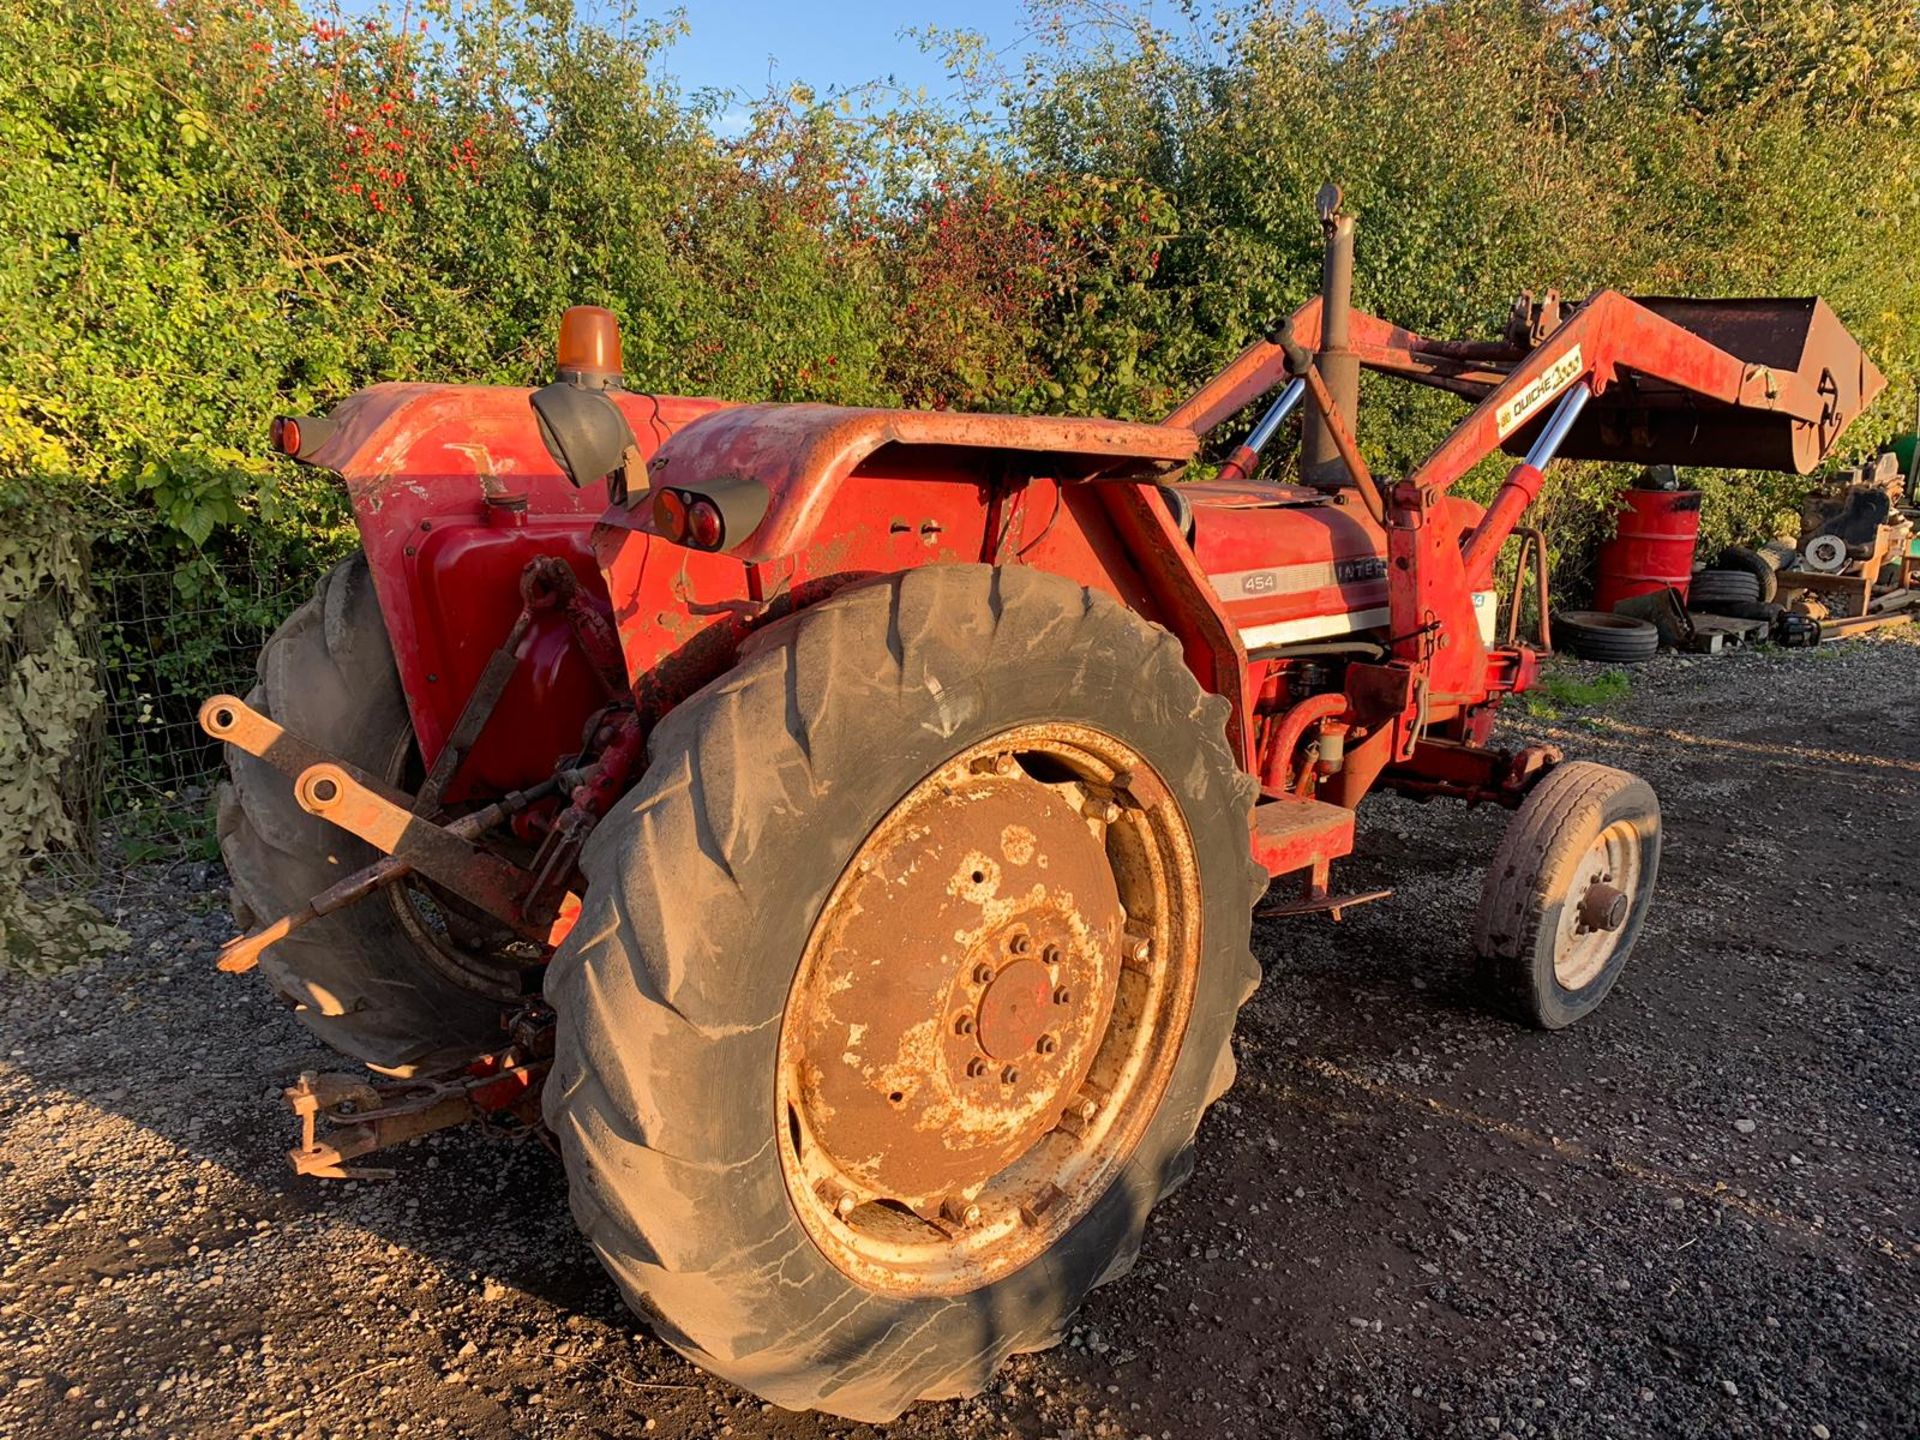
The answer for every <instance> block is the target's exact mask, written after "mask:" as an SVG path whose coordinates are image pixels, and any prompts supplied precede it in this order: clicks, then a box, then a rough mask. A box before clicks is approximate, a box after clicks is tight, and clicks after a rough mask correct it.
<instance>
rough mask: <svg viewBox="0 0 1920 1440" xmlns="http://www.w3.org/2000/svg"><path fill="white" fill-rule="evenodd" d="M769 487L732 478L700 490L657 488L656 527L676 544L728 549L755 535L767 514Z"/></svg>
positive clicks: (696, 547) (737, 476)
mask: <svg viewBox="0 0 1920 1440" xmlns="http://www.w3.org/2000/svg"><path fill="white" fill-rule="evenodd" d="M769 498H770V497H769V496H768V494H767V487H766V486H764V485H762V484H761V483H760V482H759V481H758V480H749V479H747V478H746V477H744V476H739V475H732V476H727V477H724V478H722V479H719V480H711V481H707V482H705V483H704V484H702V485H700V486H698V487H697V488H696V487H691V486H677V485H656V486H655V487H654V490H653V528H654V530H655V531H657V532H658V533H659V534H660V535H662V536H664V537H665V538H666V539H668V540H671V541H673V542H674V544H676V545H686V546H689V547H691V548H692V549H695V550H724V549H726V548H727V547H728V546H729V545H733V544H738V543H739V542H740V541H742V540H744V539H746V538H747V536H749V535H751V534H752V533H753V530H754V527H755V526H756V525H758V524H759V523H760V521H761V518H762V517H763V516H765V515H766V513H767V502H768V500H769Z"/></svg>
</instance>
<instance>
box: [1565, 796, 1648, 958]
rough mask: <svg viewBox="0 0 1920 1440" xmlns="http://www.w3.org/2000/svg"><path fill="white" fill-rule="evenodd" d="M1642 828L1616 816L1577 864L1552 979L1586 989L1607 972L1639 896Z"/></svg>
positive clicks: (1595, 838) (1568, 894)
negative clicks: (1608, 964) (1616, 818)
mask: <svg viewBox="0 0 1920 1440" xmlns="http://www.w3.org/2000/svg"><path fill="white" fill-rule="evenodd" d="M1640 857H1641V846H1640V829H1639V827H1638V826H1637V825H1635V824H1634V823H1633V822H1632V821H1631V820H1616V821H1614V822H1613V824H1611V825H1609V826H1607V827H1606V828H1605V829H1604V830H1602V831H1601V832H1600V833H1599V834H1598V835H1596V836H1595V837H1594V839H1593V844H1591V845H1589V846H1588V847H1587V849H1586V852H1585V853H1584V854H1583V855H1581V857H1580V858H1579V860H1578V861H1577V862H1576V866H1575V869H1574V874H1573V884H1572V887H1571V888H1570V889H1569V890H1568V891H1567V899H1566V903H1565V904H1563V905H1562V906H1561V907H1560V923H1559V927H1558V930H1557V933H1556V934H1555V936H1554V951H1553V978H1554V979H1555V980H1556V981H1557V982H1559V985H1560V988H1561V989H1563V990H1584V989H1585V988H1586V987H1587V986H1589V985H1591V984H1592V983H1593V982H1594V981H1595V980H1597V979H1599V978H1600V976H1601V975H1602V974H1603V973H1604V972H1605V971H1606V968H1607V963H1608V962H1609V961H1610V960H1612V958H1613V955H1614V952H1615V951H1616V950H1617V949H1619V947H1620V940H1621V937H1622V936H1623V935H1624V934H1625V933H1626V929H1627V924H1626V922H1627V919H1628V917H1629V916H1631V914H1632V913H1633V906H1634V905H1635V903H1636V902H1637V901H1638V899H1639V895H1640V869H1641V865H1640Z"/></svg>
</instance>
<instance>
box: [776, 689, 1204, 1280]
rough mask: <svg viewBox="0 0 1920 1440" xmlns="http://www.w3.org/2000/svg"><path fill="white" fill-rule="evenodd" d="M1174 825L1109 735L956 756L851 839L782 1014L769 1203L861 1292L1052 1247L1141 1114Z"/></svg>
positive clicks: (1164, 794) (1155, 1041)
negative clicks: (777, 1174) (855, 845)
mask: <svg viewBox="0 0 1920 1440" xmlns="http://www.w3.org/2000/svg"><path fill="white" fill-rule="evenodd" d="M1197 890H1198V886H1197V880H1196V873H1195V859H1194V849H1193V839H1192V834H1191V832H1190V831H1189V829H1188V827H1187V824H1186V820H1185V818H1184V816H1182V814H1181V813H1180V808H1179V806H1178V804H1177V803H1176V802H1175V800H1174V798H1173V795H1172V792H1171V791H1170V790H1169V789H1168V788H1167V786H1166V784H1165V783H1164V782H1163V781H1162V780H1161V779H1160V777H1159V776H1158V775H1157V774H1156V773H1154V771H1153V770H1152V768H1151V767H1150V766H1149V765H1148V764H1147V763H1146V762H1145V760H1144V759H1143V758H1142V757H1141V756H1140V755H1139V754H1137V753H1136V752H1135V751H1133V750H1132V749H1131V748H1130V747H1129V746H1127V745H1126V744H1125V743H1123V742H1121V741H1119V740H1117V739H1115V738H1114V737H1112V736H1110V735H1106V734H1104V733H1101V732H1099V731H1096V730H1093V729H1091V728H1088V727H1083V726H1074V725H1063V724H1035V725H1025V726H1018V727H1014V728H1012V729H1009V730H1006V731H1004V732H1002V733H1001V734H999V735H997V736H995V737H993V738H992V739H991V740H988V741H985V742H982V743H981V744H978V745H975V746H972V747H970V748H969V749H967V750H965V751H963V752H961V753H960V754H959V755H957V756H955V757H954V758H953V759H952V760H950V761H949V762H947V763H946V764H945V765H943V766H941V767H940V769H939V770H938V771H936V772H935V773H934V774H932V775H930V776H928V777H927V778H926V779H924V780H923V781H921V782H920V784H918V785H916V786H915V787H914V788H913V789H912V790H911V791H909V792H908V793H907V795H906V796H905V797H903V798H902V799H901V800H900V801H899V802H897V803H896V804H895V805H894V807H893V808H892V809H891V810H890V811H889V812H888V814H887V815H886V816H885V817H884V818H883V819H882V820H881V821H880V823H879V824H878V825H877V826H875V827H874V829H873V831H872V832H871V833H870V834H869V835H868V837H867V838H866V840H865V841H864V842H863V843H862V844H861V846H860V848H859V849H858V850H857V851H856V852H855V854H854V856H853V857H852V859H851V861H850V862H849V863H848V865H847V867H846V869H845V870H844V871H843V872H842V874H841V877H840V880H839V881H838V883H837V884H836V885H835V887H834V890H833V892H832V894H831V895H830V896H829V897H828V899H827V903H826V905H825V906H824V907H823V908H822V910H821V914H820V917H819V919H818V920H817V921H816V923H815V925H814V928H813V932H812V934H811V935H810V936H809V937H808V941H807V946H806V950H805V951H804V953H803V955H802V958H801V962H800V967H799V970H798V972H797V974H796V975H795V978H794V983H793V987H792V990H791V991H790V993H789V996H788V1000H787V1006H786V1010H785V1013H784V1015H783V1017H782V1021H781V1033H780V1045H779V1057H778V1076H779V1082H778V1087H777V1088H778V1096H777V1103H778V1119H779V1145H780V1153H781V1164H782V1170H783V1173H784V1175H785V1179H786V1183H787V1190H788V1194H789V1195H790V1197H791V1199H792V1201H793V1204H794V1208H795V1210H796V1211H797V1212H798V1214H799V1216H800V1218H801V1221H802V1223H803V1224H804V1226H805V1228H806V1230H807V1232H808V1234H809V1235H810V1236H811V1238H812V1240H813V1242H814V1244H815V1245H816V1246H818V1248H819V1249H820V1250H821V1251H822V1253H823V1254H825V1255H826V1257H827V1258H828V1259H829V1260H830V1261H831V1262H832V1263H833V1264H834V1265H835V1266H836V1267H838V1268H839V1269H840V1270H841V1271H842V1272H843V1273H845V1274H847V1275H848V1276H850V1277H851V1278H852V1279H854V1280H856V1281H857V1282H859V1283H860V1284H861V1285H862V1286H863V1287H864V1288H866V1289H869V1290H872V1291H877V1292H882V1293H888V1294H902V1295H911V1294H958V1293H962V1292H965V1291H969V1290H973V1289H977V1288H979V1287H980V1286H983V1285H986V1284H990V1283H992V1282H993V1281H994V1280H997V1279H999V1278H1001V1277H1002V1276H1005V1275H1008V1274H1011V1273H1012V1272H1013V1271H1015V1270H1017V1269H1019V1268H1020V1267H1021V1266H1023V1265H1025V1264H1027V1263H1028V1262H1029V1261H1031V1260H1033V1259H1034V1258H1036V1257H1037V1256H1039V1255H1041V1254H1043V1253H1044V1252H1045V1251H1046V1250H1047V1249H1048V1248H1050V1247H1051V1246H1052V1245H1053V1244H1054V1243H1055V1242H1056V1241H1057V1240H1058V1239H1059V1238H1060V1237H1061V1236H1062V1235H1064V1234H1065V1233H1066V1231H1067V1230H1068V1229H1069V1228H1071V1226H1072V1225H1073V1224H1074V1223H1075V1222H1077V1221H1078V1220H1079V1219H1080V1218H1081V1217H1082V1216H1084V1215H1085V1214H1086V1213H1087V1211H1088V1210H1090V1209H1091V1208H1092V1206H1093V1204H1094V1203H1095V1201H1097V1200H1098V1199H1099V1198H1100V1196H1101V1195H1102V1194H1103V1193H1105V1191H1106V1189H1107V1187H1108V1186H1109V1184H1110V1183H1111V1182H1112V1180H1113V1178H1114V1177H1115V1175H1116V1174H1117V1173H1118V1171H1119V1168H1120V1166H1121V1165H1123V1164H1124V1163H1125V1161H1126V1159H1127V1157H1128V1156H1129V1155H1131V1154H1132V1152H1133V1149H1134V1147H1135V1145H1136V1144H1137V1143H1138V1142H1139V1139H1140V1136H1141V1133H1142V1132H1143V1131H1144V1129H1145V1127H1146V1124H1147V1122H1148V1121H1149V1120H1150V1119H1151V1117H1152V1115H1153V1113H1154V1111H1155V1110H1156V1109H1157V1107H1158V1105H1159V1101H1160V1098H1161V1096H1162V1094H1163V1093H1164V1092H1165V1090H1166V1086H1167V1082H1168V1080H1169V1079H1170V1078H1171V1075H1172V1072H1173V1067H1174V1063H1175V1061H1176V1059H1177V1058H1178V1055H1179V1051H1180V1042H1181V1040H1182V1038H1183V1037H1184V1035H1185V1032H1186V1025H1187V1018H1188V1015H1189V1013H1190V1012H1191V1009H1192V1005H1193V994H1194V987H1195V982H1196V980H1197V978H1198V973H1199V963H1200V915H1199V910H1198V908H1197V906H1196V904H1195V901H1194V897H1195V895H1196V894H1197Z"/></svg>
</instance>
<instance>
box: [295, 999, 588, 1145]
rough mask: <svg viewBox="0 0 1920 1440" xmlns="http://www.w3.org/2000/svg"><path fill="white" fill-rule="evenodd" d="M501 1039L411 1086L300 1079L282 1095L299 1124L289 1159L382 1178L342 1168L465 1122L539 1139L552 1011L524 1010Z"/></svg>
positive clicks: (336, 1077) (335, 1076)
mask: <svg viewBox="0 0 1920 1440" xmlns="http://www.w3.org/2000/svg"><path fill="white" fill-rule="evenodd" d="M508 1033H509V1035H510V1036H511V1038H510V1040H509V1042H508V1043H507V1045H506V1046H505V1047H504V1048H502V1049H500V1050H497V1051H494V1052H492V1053H490V1054H486V1055H480V1056H477V1057H476V1058H474V1059H473V1060H471V1061H468V1062H467V1063H466V1064H464V1065H455V1066H451V1067H449V1068H448V1069H445V1070H442V1071H439V1072H438V1073H436V1074H433V1075H426V1076H421V1077H419V1078H416V1079H412V1080H376V1079H373V1078H371V1077H369V1076H367V1075H365V1074H359V1075H352V1074H342V1073H338V1072H329V1073H327V1074H321V1075H316V1074H314V1073H312V1072H308V1073H307V1074H304V1075H302V1076H301V1077H300V1078H299V1080H298V1081H296V1082H295V1083H294V1084H292V1085H290V1086H288V1087H287V1089H286V1090H285V1091H284V1092H282V1094H283V1098H284V1099H285V1100H286V1103H287V1108H288V1109H289V1110H291V1111H292V1112H293V1114H294V1118H295V1119H296V1120H298V1121H299V1124H300V1141H299V1144H297V1145H296V1146H294V1148H293V1149H291V1150H289V1151H288V1152H287V1159H288V1161H290V1162H291V1163H292V1165H293V1168H294V1170H295V1171H296V1172H297V1173H299V1174H301V1175H315V1176H318V1177H320V1178H322V1179H326V1180H388V1179H391V1178H392V1177H393V1171H391V1170H386V1169H378V1168H371V1167H365V1166H350V1165H349V1164H348V1162H349V1161H351V1160H357V1159H359V1158H360V1157H361V1156H363V1155H370V1154H372V1153H373V1152H374V1151H376V1150H387V1149H391V1148H392V1147H393V1146H396V1145H404V1144H406V1143H407V1142H408V1141H410V1140H417V1139H419V1138H420V1137H421V1136H422V1135H431V1134H432V1133H433V1132H434V1131H436V1130H449V1129H452V1128H453V1127H454V1126H456V1125H465V1124H467V1123H468V1122H470V1121H479V1122H481V1123H483V1124H485V1125H486V1126H487V1127H488V1128H489V1129H490V1130H492V1131H494V1132H496V1133H500V1134H505V1135H509V1136H513V1137H515V1138H520V1137H524V1136H526V1135H529V1134H542V1135H544V1133H545V1132H544V1131H543V1130H541V1128H540V1123H539V1122H540V1087H541V1085H542V1084H543V1082H544V1081H545V1080H546V1078H547V1071H548V1069H549V1068H550V1067H551V1065H552V1062H553V1012H552V1011H551V1010H548V1009H547V1008H546V1007H545V1006H529V1007H528V1008H527V1009H525V1010H523V1011H521V1012H520V1013H519V1014H518V1015H516V1016H515V1017H514V1018H513V1020H512V1021H511V1023H510V1025H509V1030H508Z"/></svg>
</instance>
